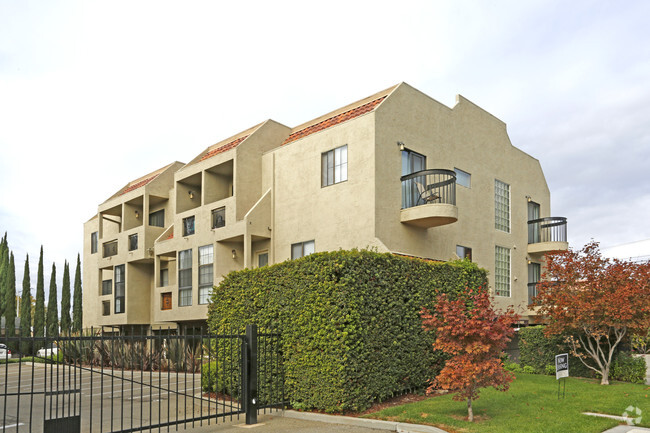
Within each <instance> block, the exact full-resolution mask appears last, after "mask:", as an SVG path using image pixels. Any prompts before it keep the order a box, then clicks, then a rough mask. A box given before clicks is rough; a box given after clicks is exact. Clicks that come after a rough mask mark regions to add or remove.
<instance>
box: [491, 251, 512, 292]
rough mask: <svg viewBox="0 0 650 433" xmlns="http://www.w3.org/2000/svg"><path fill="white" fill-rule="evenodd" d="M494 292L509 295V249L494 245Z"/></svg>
mask: <svg viewBox="0 0 650 433" xmlns="http://www.w3.org/2000/svg"><path fill="white" fill-rule="evenodd" d="M494 292H495V294H496V295H497V296H510V249H509V248H504V247H499V246H496V247H494Z"/></svg>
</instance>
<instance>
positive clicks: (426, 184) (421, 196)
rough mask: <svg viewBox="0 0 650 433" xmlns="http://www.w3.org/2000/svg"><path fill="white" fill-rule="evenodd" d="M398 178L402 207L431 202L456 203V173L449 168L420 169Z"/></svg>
mask: <svg viewBox="0 0 650 433" xmlns="http://www.w3.org/2000/svg"><path fill="white" fill-rule="evenodd" d="M400 180H401V181H402V209H407V208H410V207H414V206H421V205H423V204H432V203H443V204H451V205H454V206H455V205H456V173H454V172H453V171H451V170H443V169H427V170H420V171H416V172H415V173H411V174H407V175H405V176H402V177H401V178H400Z"/></svg>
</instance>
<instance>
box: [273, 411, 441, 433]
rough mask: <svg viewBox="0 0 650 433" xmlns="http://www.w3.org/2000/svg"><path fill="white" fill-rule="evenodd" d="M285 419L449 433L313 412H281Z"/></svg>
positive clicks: (406, 432)
mask: <svg viewBox="0 0 650 433" xmlns="http://www.w3.org/2000/svg"><path fill="white" fill-rule="evenodd" d="M281 416H283V417H285V418H295V419H302V420H306V421H318V422H326V423H330V424H345V425H351V426H356V427H366V428H372V429H375V430H385V431H393V432H397V433H447V432H446V431H444V430H441V429H439V428H437V427H432V426H430V425H422V424H408V423H403V422H396V421H382V420H378V419H368V418H356V417H352V416H342V415H325V414H322V413H313V412H298V411H295V410H285V411H283V412H281Z"/></svg>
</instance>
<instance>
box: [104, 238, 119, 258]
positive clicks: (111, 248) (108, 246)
mask: <svg viewBox="0 0 650 433" xmlns="http://www.w3.org/2000/svg"><path fill="white" fill-rule="evenodd" d="M103 247H104V255H103V257H111V256H115V255H117V241H111V242H106V243H105V244H104V245H103Z"/></svg>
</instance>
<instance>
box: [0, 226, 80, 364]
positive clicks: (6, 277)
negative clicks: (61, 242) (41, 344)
mask: <svg viewBox="0 0 650 433" xmlns="http://www.w3.org/2000/svg"><path fill="white" fill-rule="evenodd" d="M43 266H44V265H43V246H41V251H40V255H39V259H38V272H37V277H36V298H35V299H34V298H33V297H32V287H31V277H30V266H29V254H27V255H26V257H25V268H24V272H23V281H22V285H23V286H22V291H21V293H20V297H19V298H18V297H17V296H16V262H15V257H14V254H13V252H12V251H11V250H10V248H9V243H8V241H7V233H6V232H5V234H4V236H3V237H2V238H0V317H3V318H4V325H5V329H4V330H3V331H4V332H5V333H6V334H5V335H7V336H14V335H16V334H18V335H20V336H22V337H29V336H31V335H32V333H33V335H34V336H35V337H43V336H44V335H46V333H47V335H57V334H59V333H62V334H71V333H75V332H81V327H82V323H83V310H82V306H81V304H82V291H81V290H82V289H81V258H80V255H79V254H77V268H76V270H75V276H74V294H73V296H72V299H71V296H70V288H71V287H70V263H69V262H68V261H67V260H66V261H65V262H64V265H63V282H62V286H61V290H62V291H61V318H60V321H59V311H58V307H59V303H58V300H57V282H56V265H55V264H54V263H53V264H52V272H51V274H50V287H49V293H48V302H47V308H46V307H45V277H44V269H43ZM18 299H19V300H20V304H19V305H17V300H18ZM33 301H35V303H34V308H33V310H32V302H33ZM71 310H72V311H71ZM17 317H19V318H20V320H19V326H18V329H16V328H17V327H16V318H17ZM16 331H18V332H16ZM12 349H14V350H16V349H18V348H17V347H12ZM35 349H37V348H36V347H35V348H31V347H29V344H28V343H27V342H26V343H25V344H23V345H21V347H20V351H21V352H22V353H28V352H30V351H31V350H35Z"/></svg>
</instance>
